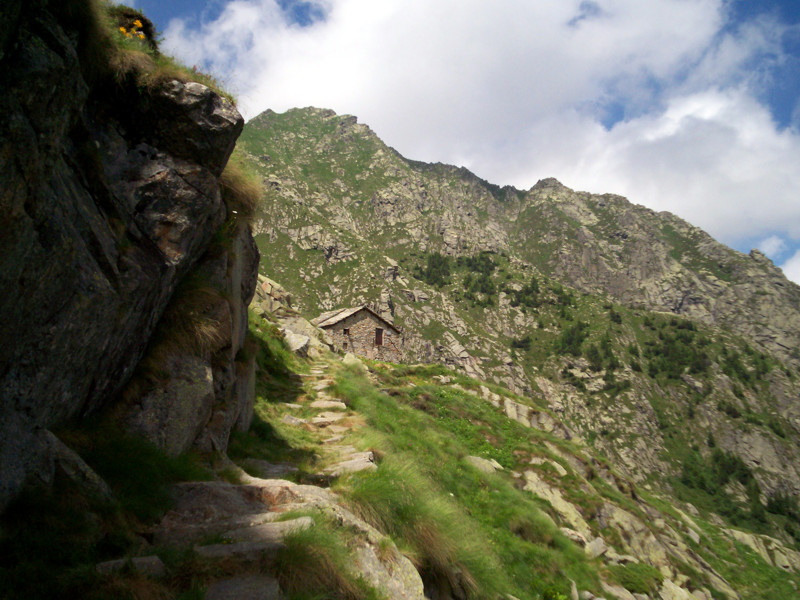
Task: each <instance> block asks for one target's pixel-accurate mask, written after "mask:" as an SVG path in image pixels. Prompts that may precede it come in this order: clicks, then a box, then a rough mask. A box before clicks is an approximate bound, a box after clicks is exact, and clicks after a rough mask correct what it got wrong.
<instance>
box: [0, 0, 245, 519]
mask: <svg viewBox="0 0 800 600" xmlns="http://www.w3.org/2000/svg"><path fill="white" fill-rule="evenodd" d="M18 4H19V3H14V5H15V6H17V5H18ZM19 6H21V5H19ZM12 8H13V7H12ZM4 14H5V12H4ZM9 14H10V15H11V16H13V17H14V18H15V19H16V20H15V21H14V22H13V27H9V28H5V27H4V28H3V32H2V36H0V43H2V47H3V49H4V52H5V53H4V54H3V55H0V87H2V89H3V94H2V97H0V182H1V183H2V192H0V289H2V290H3V293H2V294H0V315H2V319H0V339H2V340H4V343H3V344H2V345H1V346H0V399H2V404H0V472H2V473H3V477H2V480H1V482H0V508H2V507H3V506H4V505H5V504H6V503H7V502H8V500H9V499H10V498H11V497H12V496H13V495H14V494H15V493H16V492H17V491H18V490H19V488H20V486H21V485H23V483H24V482H25V480H26V479H27V478H28V477H29V476H32V475H35V474H37V473H38V472H39V470H40V469H41V468H42V465H45V464H47V463H48V459H47V457H46V455H47V453H48V452H49V450H48V448H49V445H48V444H46V443H43V442H42V440H41V436H40V435H39V434H38V433H37V432H39V431H41V430H43V429H46V428H49V427H53V426H55V425H57V424H59V423H62V422H64V421H65V420H66V419H69V418H73V417H76V416H80V415H84V414H86V413H90V412H94V411H96V410H98V409H99V408H101V407H102V406H104V405H105V404H107V403H108V401H109V400H110V399H111V398H113V397H114V396H115V395H116V394H117V393H118V392H119V390H120V389H121V388H122V386H123V385H124V384H125V382H126V381H127V380H128V378H129V377H130V375H131V373H132V372H133V369H134V368H135V366H136V364H137V363H138V361H139V359H140V358H141V356H142V354H143V352H144V349H145V347H146V345H147V343H148V340H149V339H150V337H151V335H152V334H153V332H154V330H155V328H156V325H157V323H158V321H159V319H160V317H161V315H162V313H163V311H164V309H165V307H166V305H167V303H168V301H169V299H170V296H171V295H172V293H173V290H174V289H175V287H176V285H177V283H178V282H179V281H180V280H181V278H183V277H184V276H185V275H186V274H187V273H188V272H189V271H190V269H191V268H192V267H193V265H194V264H195V263H196V262H197V260H198V259H199V258H200V256H201V255H202V254H203V252H204V251H205V249H206V248H207V247H208V245H209V242H210V241H211V239H212V237H213V235H214V233H215V231H216V230H217V229H218V228H219V226H220V225H221V224H222V222H223V220H224V219H225V207H224V206H223V204H222V203H221V201H220V193H219V186H218V182H217V176H218V175H219V173H220V172H221V170H222V168H223V167H224V165H225V162H226V161H227V159H228V156H229V154H230V152H231V150H232V148H233V145H234V143H235V140H236V137H237V136H238V134H239V132H240V130H241V127H242V119H241V117H240V116H239V115H238V112H237V111H236V109H235V108H234V107H233V106H232V105H230V104H229V103H227V101H225V100H223V99H221V98H219V97H218V96H216V94H214V93H213V92H211V90H208V89H207V88H205V87H203V86H200V85H198V84H182V83H179V82H171V83H169V84H168V85H166V86H165V87H163V88H162V89H160V90H157V91H154V92H152V93H151V94H150V95H149V97H147V98H146V100H145V96H146V95H144V94H139V93H138V92H134V90H124V89H119V90H118V92H117V93H118V94H119V97H116V98H115V97H102V99H99V100H98V98H95V97H92V98H91V100H90V88H89V86H88V85H87V84H86V82H85V81H84V79H83V77H82V75H81V65H80V63H79V59H78V54H77V50H76V45H77V43H78V42H77V40H78V39H79V35H78V34H77V33H76V32H73V31H66V30H64V28H63V26H62V23H61V22H59V21H58V20H57V19H56V18H55V17H54V16H53V15H51V14H50V13H49V12H47V11H46V10H44V9H42V7H40V6H38V5H37V3H31V4H30V5H26V7H25V8H19V11H15V10H12V11H11V12H10V13H9ZM4 25H6V24H5V23H4ZM142 102H144V103H145V104H141V103H142ZM137 103H138V104H137ZM145 112H146V114H145ZM153 127H158V129H157V130H155V129H153ZM247 237H248V238H249V235H248V236H247ZM245 243H247V242H246V240H245ZM249 243H250V244H251V245H252V239H250V240H249ZM257 256H258V254H257V250H255V248H254V246H253V247H252V250H251V251H250V253H249V257H250V258H251V259H253V258H255V260H254V261H253V262H256V263H257ZM241 272H242V277H241V279H242V284H241V286H239V287H240V288H241V290H242V291H241V293H240V299H241V300H242V302H240V304H241V306H242V307H246V305H247V302H249V299H250V296H251V295H252V288H253V286H254V285H255V282H254V281H250V280H249V279H251V278H254V277H255V275H254V274H253V272H252V271H251V270H250V269H249V268H243V269H242V270H241ZM245 280H246V281H245ZM248 294H249V295H248ZM243 313H244V310H243V308H242V309H241V310H240V314H239V315H238V316H239V317H241V315H242V314H243ZM245 321H246V316H245ZM236 332H237V334H238V335H239V336H240V337H241V336H243V335H244V332H243V331H242V327H241V325H239V326H238V328H237V329H236ZM234 346H235V348H236V350H238V348H239V347H240V344H239V345H236V344H233V345H231V348H233V347H234ZM236 350H233V349H232V352H233V353H235V352H236ZM44 478H45V479H46V477H44Z"/></svg>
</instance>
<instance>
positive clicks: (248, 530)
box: [222, 517, 314, 543]
mask: <svg viewBox="0 0 800 600" xmlns="http://www.w3.org/2000/svg"><path fill="white" fill-rule="evenodd" d="M313 526H314V519H312V518H311V517H299V518H297V519H291V520H289V521H278V522H275V523H260V524H259V525H253V526H251V527H240V528H239V529H234V530H232V531H228V532H226V533H223V534H222V537H223V538H225V539H226V540H231V541H233V542H273V543H278V542H281V541H283V538H285V537H286V536H287V535H288V534H290V533H292V532H294V531H302V530H303V529H308V528H309V527H313Z"/></svg>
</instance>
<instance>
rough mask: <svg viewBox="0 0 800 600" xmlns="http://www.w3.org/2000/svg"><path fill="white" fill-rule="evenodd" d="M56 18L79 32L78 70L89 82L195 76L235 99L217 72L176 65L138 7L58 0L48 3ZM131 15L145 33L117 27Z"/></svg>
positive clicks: (147, 83) (154, 84) (143, 83)
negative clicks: (130, 35) (140, 34)
mask: <svg viewBox="0 0 800 600" xmlns="http://www.w3.org/2000/svg"><path fill="white" fill-rule="evenodd" d="M52 7H53V11H54V14H55V16H56V18H57V19H58V20H59V22H61V23H63V24H64V25H65V26H66V27H68V28H70V29H74V30H76V31H77V32H78V56H79V58H80V64H81V71H82V73H83V76H84V78H85V79H86V81H87V82H88V83H89V84H90V85H94V84H97V83H100V82H114V83H116V84H117V85H122V84H125V83H127V82H133V83H134V84H135V85H136V86H137V87H139V88H140V89H143V90H146V91H152V90H154V89H156V88H158V87H159V86H161V85H163V84H164V83H165V82H167V81H171V80H174V79H177V80H178V81H181V82H183V83H186V82H189V81H196V82H198V83H201V84H203V85H205V86H207V87H209V88H211V89H212V90H214V91H215V92H216V93H217V94H219V95H220V96H222V97H223V98H225V99H227V100H228V101H229V102H231V103H234V104H235V98H234V97H233V95H232V94H230V93H229V92H227V91H226V90H225V89H224V88H223V86H222V85H221V84H220V82H219V81H217V79H216V78H214V77H212V76H211V75H208V74H206V73H201V72H199V71H197V70H196V69H190V68H188V67H185V66H184V65H181V64H180V63H179V62H178V61H176V60H175V59H174V58H172V57H170V56H166V55H164V54H162V53H161V52H160V51H159V49H158V42H157V32H156V30H155V27H153V24H152V22H151V21H150V20H149V19H148V18H147V17H146V16H145V15H144V14H143V13H141V11H138V10H136V9H131V8H129V7H125V6H119V5H111V4H110V3H109V2H108V1H107V0H63V1H62V2H59V3H53V4H52ZM134 20H139V21H140V22H141V23H142V27H141V28H140V31H142V32H143V33H144V39H139V38H136V37H134V38H127V37H125V35H123V34H122V33H121V32H120V31H119V28H120V27H125V28H126V29H128V30H130V28H131V24H132V22H133V21H134Z"/></svg>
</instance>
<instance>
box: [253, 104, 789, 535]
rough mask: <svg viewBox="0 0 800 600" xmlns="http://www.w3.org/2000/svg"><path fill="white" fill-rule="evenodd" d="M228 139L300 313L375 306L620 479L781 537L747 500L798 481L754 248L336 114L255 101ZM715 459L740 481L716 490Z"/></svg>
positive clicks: (780, 319) (417, 355)
mask: <svg viewBox="0 0 800 600" xmlns="http://www.w3.org/2000/svg"><path fill="white" fill-rule="evenodd" d="M240 139H241V141H240V148H241V149H242V150H243V151H244V152H245V153H246V155H247V156H248V157H249V159H250V166H251V168H253V169H254V170H255V171H257V172H258V173H259V174H260V175H261V176H262V178H263V181H264V184H265V195H266V201H265V204H264V208H263V211H262V213H261V219H260V220H258V221H257V224H256V228H255V233H256V234H257V235H256V240H257V243H258V244H259V247H260V249H261V251H262V255H263V256H264V259H263V260H262V272H263V273H265V274H267V275H269V276H272V277H274V278H275V279H277V280H279V281H281V282H282V283H284V284H285V285H286V287H287V289H289V290H290V291H292V293H293V295H294V300H295V304H296V306H297V307H298V308H299V309H300V310H301V312H302V313H303V314H304V315H305V316H307V317H309V318H310V317H315V316H316V315H317V314H318V313H319V312H321V311H323V310H328V309H332V308H337V307H340V306H349V305H355V304H360V303H365V302H368V303H372V304H373V305H374V307H375V308H376V310H379V311H381V312H382V313H383V314H385V315H387V316H389V317H392V316H393V318H394V319H395V321H396V323H397V324H398V325H399V326H401V327H402V328H403V329H404V331H405V332H406V351H407V354H408V359H409V360H410V361H436V362H443V363H447V364H451V365H453V366H456V367H458V368H461V369H463V370H464V372H466V373H467V374H469V375H471V376H474V377H477V378H480V379H483V380H486V381H489V382H494V383H495V384H498V385H502V386H504V387H506V388H508V389H510V390H512V391H513V392H515V393H517V394H520V395H522V396H524V397H527V398H530V399H531V400H532V401H534V402H536V403H540V404H541V405H542V406H548V407H550V408H551V409H552V410H554V411H555V412H556V413H557V414H559V415H560V416H561V418H562V419H563V420H564V423H565V424H566V425H567V427H568V431H569V435H570V436H571V437H573V438H575V439H579V440H585V441H587V442H588V443H589V444H590V445H591V446H593V447H594V448H595V449H597V450H598V451H600V452H602V453H604V454H605V455H606V456H607V457H608V458H609V459H610V460H612V462H613V463H614V464H615V465H616V466H617V467H618V468H619V469H620V470H621V471H622V472H623V473H625V474H626V475H627V476H629V477H631V478H632V479H633V480H635V481H639V482H648V483H649V484H651V485H654V486H657V487H658V488H660V489H664V490H668V491H669V493H674V494H677V495H679V496H680V497H683V498H685V499H691V501H692V502H695V503H699V504H702V505H704V506H706V507H708V508H709V510H713V509H714V507H717V509H718V510H720V511H722V512H723V513H725V515H724V516H725V518H727V519H729V520H731V521H732V522H738V523H749V526H751V527H753V528H754V529H755V530H759V529H763V530H764V531H774V532H776V534H780V535H782V536H787V537H785V539H786V540H787V541H791V540H792V535H793V534H792V533H788V532H790V531H795V530H794V529H792V527H794V526H793V525H790V526H789V528H788V529H787V530H786V531H784V529H783V526H782V522H781V523H778V522H777V521H775V522H770V524H767V523H766V522H765V521H763V520H762V519H761V517H762V516H763V515H762V513H763V511H762V510H759V509H758V506H762V507H763V506H765V505H767V504H768V503H770V502H772V506H773V508H774V507H775V506H777V504H779V503H780V500H781V499H782V498H784V497H787V496H794V495H797V494H798V493H800V472H798V470H797V466H796V465H798V464H800V406H799V405H798V403H797V401H796V398H797V397H798V394H800V385H799V384H798V381H797V357H796V351H795V348H796V347H797V342H798V341H800V311H798V299H799V298H800V288H798V286H796V285H795V284H793V283H790V282H788V281H787V280H786V279H785V278H784V277H783V275H782V274H781V273H780V271H779V270H778V269H776V268H775V267H774V266H773V265H772V264H771V263H770V262H769V260H768V259H766V258H765V257H764V256H763V255H761V254H760V253H758V252H757V251H755V252H753V253H751V255H750V256H747V255H743V254H741V253H738V252H735V251H733V250H731V249H729V248H726V247H725V246H723V245H722V244H719V243H717V242H715V241H714V240H712V239H711V238H710V237H709V236H708V235H707V234H705V233H704V232H702V231H700V230H699V229H697V228H694V227H692V226H691V225H689V224H687V223H685V222H684V221H682V220H680V219H678V218H677V217H675V216H673V215H670V214H667V213H654V212H653V211H651V210H648V209H646V208H643V207H641V206H636V205H633V204H631V203H629V202H628V201H627V200H625V199H624V198H620V197H618V196H612V195H593V194H589V193H585V192H574V191H572V190H569V189H568V188H566V187H564V186H563V185H561V184H559V183H558V182H557V181H555V180H544V181H541V182H539V183H538V184H537V185H536V186H534V187H533V188H532V189H531V190H528V191H520V190H516V189H514V188H510V187H506V188H500V187H498V186H494V185H491V184H489V183H487V182H485V181H482V180H481V179H479V178H478V177H476V176H474V175H473V174H471V173H469V172H468V171H466V170H464V169H458V168H456V167H452V166H447V165H441V164H435V165H428V164H423V163H417V162H414V161H409V160H407V159H404V158H403V157H402V156H400V155H399V154H398V153H397V152H395V151H394V150H392V149H391V148H389V147H387V146H386V145H385V144H383V143H382V142H381V141H380V140H379V139H378V138H377V137H376V136H375V134H374V133H373V132H372V131H371V130H370V129H369V128H368V127H366V126H365V125H362V124H359V123H357V121H356V119H355V118H354V117H349V116H344V117H341V116H337V115H336V114H335V113H333V112H332V111H326V110H320V109H311V108H309V109H295V110H290V111H288V112H287V113H285V114H282V115H279V114H276V113H273V112H271V111H267V112H266V113H264V114H262V115H260V116H259V117H256V118H255V119H253V120H252V121H250V122H249V123H248V124H247V125H246V126H245V130H244V132H243V134H242V137H241V138H240ZM726 457H733V458H732V459H730V460H734V461H740V462H741V463H742V465H743V468H744V469H745V470H746V471H747V473H749V475H743V476H742V478H741V480H740V481H738V482H737V481H732V480H730V479H725V478H724V477H723V479H724V481H721V483H719V484H712V482H711V481H710V480H708V479H707V478H706V475H708V477H711V478H712V479H713V477H712V475H710V474H709V473H712V472H714V470H715V469H718V468H720V465H723V464H728V463H726V461H727V460H728V458H726ZM736 464H737V465H738V462H737V463H736ZM687 465H689V466H687ZM692 465H701V466H702V467H703V469H705V470H707V471H708V472H705V471H704V474H702V476H697V473H695V471H694V470H693V469H694V467H693V466H692ZM703 469H701V470H703ZM743 472H744V471H743ZM751 480H752V481H753V482H755V483H747V482H749V481H751ZM748 485H749V487H747V486H748Z"/></svg>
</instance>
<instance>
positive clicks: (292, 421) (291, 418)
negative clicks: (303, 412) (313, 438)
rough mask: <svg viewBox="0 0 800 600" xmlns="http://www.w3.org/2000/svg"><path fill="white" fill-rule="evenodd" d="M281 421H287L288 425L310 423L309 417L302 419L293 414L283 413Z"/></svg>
mask: <svg viewBox="0 0 800 600" xmlns="http://www.w3.org/2000/svg"><path fill="white" fill-rule="evenodd" d="M281 422H282V423H286V424H287V425H305V424H306V423H308V419H301V418H299V417H295V416H293V415H283V418H282V419H281Z"/></svg>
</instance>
